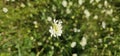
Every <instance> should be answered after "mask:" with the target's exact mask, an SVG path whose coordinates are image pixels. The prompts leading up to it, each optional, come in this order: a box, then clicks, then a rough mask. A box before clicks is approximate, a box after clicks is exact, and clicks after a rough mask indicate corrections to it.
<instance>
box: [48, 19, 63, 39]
mask: <svg viewBox="0 0 120 56" xmlns="http://www.w3.org/2000/svg"><path fill="white" fill-rule="evenodd" d="M49 32H50V33H51V36H54V37H58V36H61V34H62V21H58V20H55V19H54V20H53V25H52V26H50V29H49Z"/></svg>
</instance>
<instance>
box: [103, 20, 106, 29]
mask: <svg viewBox="0 0 120 56" xmlns="http://www.w3.org/2000/svg"><path fill="white" fill-rule="evenodd" d="M102 27H103V28H104V29H105V28H106V23H105V22H104V21H103V22H102Z"/></svg>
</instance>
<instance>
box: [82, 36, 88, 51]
mask: <svg viewBox="0 0 120 56" xmlns="http://www.w3.org/2000/svg"><path fill="white" fill-rule="evenodd" d="M86 44H87V39H86V38H85V37H83V38H82V40H81V42H80V45H81V46H82V48H83V49H84V47H85V46H86Z"/></svg>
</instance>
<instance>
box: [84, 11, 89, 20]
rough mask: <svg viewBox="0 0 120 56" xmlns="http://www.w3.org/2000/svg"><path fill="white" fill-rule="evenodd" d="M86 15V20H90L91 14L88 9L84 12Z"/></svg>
mask: <svg viewBox="0 0 120 56" xmlns="http://www.w3.org/2000/svg"><path fill="white" fill-rule="evenodd" d="M84 14H85V17H86V18H89V17H90V12H89V11H88V10H87V9H86V10H84Z"/></svg>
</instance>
